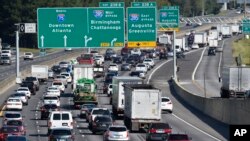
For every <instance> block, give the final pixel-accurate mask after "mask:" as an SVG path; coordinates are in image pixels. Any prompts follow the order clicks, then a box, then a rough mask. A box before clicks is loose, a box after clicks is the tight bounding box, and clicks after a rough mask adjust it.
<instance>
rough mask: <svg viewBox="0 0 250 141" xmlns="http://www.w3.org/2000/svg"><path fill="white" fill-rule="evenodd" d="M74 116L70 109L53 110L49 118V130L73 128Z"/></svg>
mask: <svg viewBox="0 0 250 141" xmlns="http://www.w3.org/2000/svg"><path fill="white" fill-rule="evenodd" d="M73 124H74V121H73V116H72V114H71V112H70V111H52V112H51V113H50V114H49V118H48V130H51V129H54V128H69V129H72V130H73Z"/></svg>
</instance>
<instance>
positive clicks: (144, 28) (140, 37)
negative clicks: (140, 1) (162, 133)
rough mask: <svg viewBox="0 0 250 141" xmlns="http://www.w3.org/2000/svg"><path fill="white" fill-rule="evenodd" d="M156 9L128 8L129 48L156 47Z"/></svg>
mask: <svg viewBox="0 0 250 141" xmlns="http://www.w3.org/2000/svg"><path fill="white" fill-rule="evenodd" d="M156 34H157V31H156V8H155V7H147V8H145V7H144V8H143V7H128V8H127V39H128V47H155V46H156Z"/></svg>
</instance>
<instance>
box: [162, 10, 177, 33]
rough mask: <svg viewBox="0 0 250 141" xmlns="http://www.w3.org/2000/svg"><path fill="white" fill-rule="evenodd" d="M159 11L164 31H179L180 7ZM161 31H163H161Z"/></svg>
mask: <svg viewBox="0 0 250 141" xmlns="http://www.w3.org/2000/svg"><path fill="white" fill-rule="evenodd" d="M163 8H164V9H160V11H159V22H160V23H161V25H162V28H163V29H166V31H168V30H176V31H178V30H179V7H178V6H167V7H163ZM160 30H161V29H160Z"/></svg>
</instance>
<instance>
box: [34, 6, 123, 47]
mask: <svg viewBox="0 0 250 141" xmlns="http://www.w3.org/2000/svg"><path fill="white" fill-rule="evenodd" d="M37 21H38V34H37V36H38V47H39V48H65V47H70V48H84V47H93V48H94V47H96V48H99V47H124V8H123V7H112V8H108V7H98V8H38V10H37Z"/></svg>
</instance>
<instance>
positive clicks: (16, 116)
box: [4, 111, 23, 122]
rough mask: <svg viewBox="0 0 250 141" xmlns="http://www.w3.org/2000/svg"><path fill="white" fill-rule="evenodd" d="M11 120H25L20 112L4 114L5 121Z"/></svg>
mask: <svg viewBox="0 0 250 141" xmlns="http://www.w3.org/2000/svg"><path fill="white" fill-rule="evenodd" d="M9 120H23V116H22V114H21V113H20V112H12V111H11V112H10V111H6V112H5V114H4V121H5V122H7V121H9Z"/></svg>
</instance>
